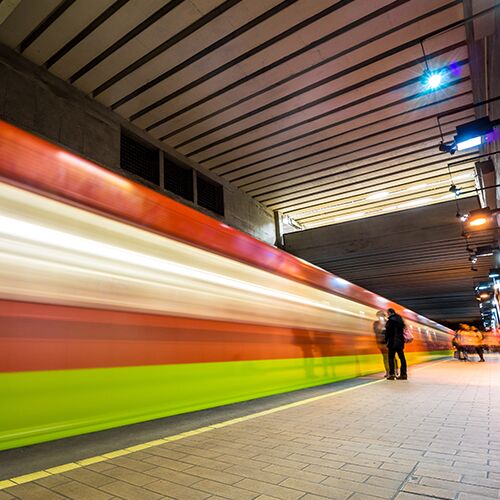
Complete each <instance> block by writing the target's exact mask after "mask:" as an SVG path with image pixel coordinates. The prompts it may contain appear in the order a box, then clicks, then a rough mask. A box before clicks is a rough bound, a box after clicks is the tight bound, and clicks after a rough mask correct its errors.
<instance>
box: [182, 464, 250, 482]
mask: <svg viewBox="0 0 500 500" xmlns="http://www.w3.org/2000/svg"><path fill="white" fill-rule="evenodd" d="M187 473H188V474H191V475H193V476H195V477H198V478H199V479H210V480H212V481H218V482H219V483H225V484H234V483H237V482H238V481H240V480H241V476H237V475H235V474H231V473H229V472H225V471H220V470H214V469H207V468H206V467H200V466H198V465H196V466H194V467H191V468H190V469H188V470H187Z"/></svg>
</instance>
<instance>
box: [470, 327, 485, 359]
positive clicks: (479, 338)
mask: <svg viewBox="0 0 500 500" xmlns="http://www.w3.org/2000/svg"><path fill="white" fill-rule="evenodd" d="M470 329H471V334H472V337H473V340H472V342H473V345H474V349H475V351H476V353H477V355H478V356H479V362H480V363H484V349H483V342H484V335H483V334H482V333H481V332H480V331H479V330H478V329H477V328H476V327H475V326H471V328H470Z"/></svg>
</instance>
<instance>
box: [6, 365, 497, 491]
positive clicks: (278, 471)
mask: <svg viewBox="0 0 500 500" xmlns="http://www.w3.org/2000/svg"><path fill="white" fill-rule="evenodd" d="M472 359H473V360H474V358H472ZM486 360H487V362H486V363H477V362H461V361H458V360H451V359H446V360H442V361H437V362H432V363H428V364H424V365H420V366H416V367H411V368H410V370H411V371H410V374H409V375H410V376H409V380H408V381H398V380H396V381H387V380H385V379H381V378H380V376H377V377H367V378H363V379H356V380H353V381H346V382H345V383H339V384H331V385H329V386H322V387H321V388H312V389H310V390H305V391H297V392H296V393H290V395H288V396H283V395H282V396H280V397H274V398H264V400H256V401H252V402H248V403H246V404H244V405H242V406H239V407H233V408H232V409H229V410H227V411H226V413H225V414H224V413H222V412H223V411H225V410H219V412H218V413H216V414H212V415H211V416H209V417H207V416H205V418H206V419H207V418H208V419H209V420H205V425H204V426H202V427H199V426H198V427H192V428H191V429H189V428H188V429H186V427H184V428H183V430H182V432H180V433H177V434H173V435H172V434H170V432H167V431H166V429H165V428H163V429H162V430H161V431H162V432H163V434H164V435H165V434H168V436H167V437H166V438H161V439H154V440H152V441H149V442H146V443H144V442H143V443H138V444H135V445H133V446H128V447H126V448H123V449H120V448H119V446H115V449H114V451H108V452H105V453H102V454H101V452H102V449H100V448H99V444H98V443H96V444H95V449H93V450H92V449H90V448H91V445H89V443H87V445H86V446H85V447H80V448H78V446H75V447H74V448H73V449H71V450H68V443H71V441H65V442H66V444H65V445H64V447H65V449H66V451H65V453H66V455H64V453H62V454H59V457H62V456H65V457H69V456H72V459H71V461H69V462H68V463H62V462H60V463H58V464H57V465H55V463H56V462H54V460H57V459H54V457H53V456H51V457H47V461H46V463H41V462H43V457H41V456H40V453H39V451H37V450H43V449H44V448H43V446H47V445H37V446H38V448H37V446H34V447H30V448H26V449H24V452H23V450H12V451H7V452H2V453H0V474H2V475H1V476H0V478H1V479H0V488H1V491H0V500H3V499H9V498H22V499H43V500H50V499H56V498H75V499H111V498H123V499H141V500H147V499H153V500H154V499H159V498H176V499H190V500H191V499H193V500H196V499H209V498H210V499H213V500H215V499H219V498H226V499H249V500H250V499H259V500H270V499H272V498H278V499H284V500H294V499H302V500H314V499H319V498H329V499H337V498H338V499H353V500H354V499H368V500H369V499H375V498H379V499H380V498H385V499H392V498H396V499H398V500H405V499H408V500H410V499H416V500H417V499H422V498H445V499H461V500H465V499H475V498H500V356H498V355H490V356H487V357H486ZM474 361H475V360H474ZM252 409H253V410H254V411H253V412H252V411H251V410H252ZM255 410H258V411H255ZM221 411H222V412H221ZM224 415H226V419H225V420H224V419H223V418H222V417H223V416H224ZM179 417H182V421H183V422H184V424H185V425H186V422H191V423H194V422H196V420H190V416H179ZM228 417H229V418H228ZM214 418H215V420H217V421H218V423H216V422H214ZM210 419H211V420H210ZM127 429H128V435H130V433H131V430H132V429H133V427H130V428H122V430H121V432H122V436H123V435H125V434H123V433H127ZM154 432H159V431H158V430H155V431H154ZM96 435H102V436H103V437H105V436H108V437H107V438H106V439H108V443H107V445H106V446H107V447H108V448H109V446H110V445H111V444H110V442H109V436H110V434H105V433H103V434H101V433H97V434H96ZM143 435H144V436H146V434H143ZM149 436H151V434H149ZM73 439H74V438H73ZM120 439H122V438H119V437H117V438H116V443H115V444H116V445H118V444H123V442H122V441H120ZM76 442H77V441H73V443H76ZM128 442H130V441H128ZM45 449H46V450H49V449H50V448H45ZM92 452H94V455H92ZM68 453H69V455H68ZM71 454H73V455H71ZM75 454H76V455H75ZM78 454H80V456H78ZM37 456H38V462H39V463H38V465H39V467H38V470H33V468H34V467H35V465H36V464H34V463H33V457H37ZM23 457H24V458H23ZM59 460H61V458H59ZM23 461H24V462H25V463H29V464H30V465H29V467H31V470H30V471H29V472H26V470H22V468H23ZM2 469H3V472H2ZM14 469H17V472H23V473H22V474H18V475H17V476H13V474H14V473H15V472H16V470H14ZM6 474H7V476H8V477H6Z"/></svg>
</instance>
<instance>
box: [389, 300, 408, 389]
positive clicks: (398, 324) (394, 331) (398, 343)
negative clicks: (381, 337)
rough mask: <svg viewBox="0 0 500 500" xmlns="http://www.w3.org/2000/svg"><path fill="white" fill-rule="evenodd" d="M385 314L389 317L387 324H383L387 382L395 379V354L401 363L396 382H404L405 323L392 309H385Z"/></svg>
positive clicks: (405, 376)
mask: <svg viewBox="0 0 500 500" xmlns="http://www.w3.org/2000/svg"><path fill="white" fill-rule="evenodd" d="M387 313H388V315H389V317H388V319H387V323H386V324H385V341H386V344H387V350H388V355H389V376H388V377H387V380H394V379H395V378H396V377H395V371H394V361H395V358H396V354H397V355H398V358H399V361H400V362H401V373H400V375H399V377H397V378H398V380H406V379H407V378H408V374H407V370H406V358H405V353H404V348H405V341H404V336H403V331H404V329H405V323H404V321H403V318H402V317H401V316H400V315H399V314H396V311H395V310H394V309H387Z"/></svg>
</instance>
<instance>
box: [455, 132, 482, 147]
mask: <svg viewBox="0 0 500 500" xmlns="http://www.w3.org/2000/svg"><path fill="white" fill-rule="evenodd" d="M482 142H483V138H482V136H480V135H479V136H477V137H473V138H472V139H466V140H465V141H462V142H457V150H458V151H463V150H464V149H470V148H474V147H476V146H480V145H481V144H482Z"/></svg>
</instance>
